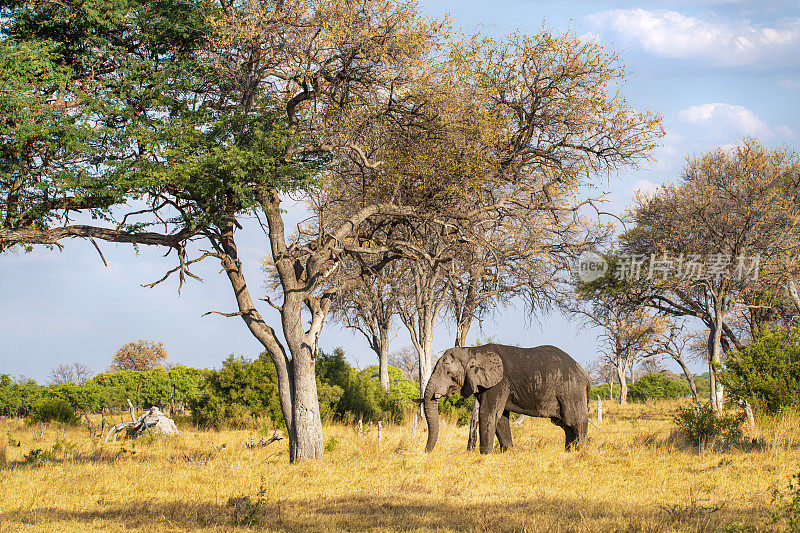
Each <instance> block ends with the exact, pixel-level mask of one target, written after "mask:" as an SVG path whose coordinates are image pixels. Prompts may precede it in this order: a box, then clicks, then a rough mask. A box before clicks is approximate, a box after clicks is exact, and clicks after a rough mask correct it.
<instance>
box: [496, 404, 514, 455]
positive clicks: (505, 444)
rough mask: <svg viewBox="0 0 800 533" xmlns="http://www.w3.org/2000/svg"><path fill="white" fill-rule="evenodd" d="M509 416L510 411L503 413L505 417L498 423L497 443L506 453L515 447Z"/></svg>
mask: <svg viewBox="0 0 800 533" xmlns="http://www.w3.org/2000/svg"><path fill="white" fill-rule="evenodd" d="M508 415H509V413H508V411H503V416H501V417H500V420H498V421H497V441H498V442H499V443H500V450H501V451H506V450H507V449H509V448H511V446H513V445H514V444H513V443H512V442H511V423H510V421H509V419H508Z"/></svg>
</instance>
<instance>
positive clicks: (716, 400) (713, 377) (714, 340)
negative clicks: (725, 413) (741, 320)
mask: <svg viewBox="0 0 800 533" xmlns="http://www.w3.org/2000/svg"><path fill="white" fill-rule="evenodd" d="M719 324H720V323H719V322H715V323H713V324H712V326H711V329H710V331H709V334H708V352H709V361H708V373H709V378H710V381H711V392H710V400H711V409H712V410H713V411H714V412H715V413H717V414H718V415H720V414H722V409H723V402H724V391H723V385H722V382H721V381H720V380H719V375H718V374H717V371H718V369H719V366H720V365H721V364H722V340H721V339H722V327H720V325H719Z"/></svg>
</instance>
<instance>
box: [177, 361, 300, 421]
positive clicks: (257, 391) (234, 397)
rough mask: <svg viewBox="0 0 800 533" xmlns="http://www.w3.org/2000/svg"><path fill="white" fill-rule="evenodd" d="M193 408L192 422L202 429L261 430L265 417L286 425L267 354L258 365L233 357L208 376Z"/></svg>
mask: <svg viewBox="0 0 800 533" xmlns="http://www.w3.org/2000/svg"><path fill="white" fill-rule="evenodd" d="M190 406H191V408H192V421H193V422H194V423H195V424H197V425H198V426H201V427H213V428H215V429H220V428H223V427H232V428H241V427H250V428H257V427H259V421H258V419H259V418H261V417H265V416H268V417H269V418H270V419H271V420H272V423H273V424H274V425H276V426H278V427H283V426H284V425H285V424H284V420H283V414H282V411H281V407H280V400H279V397H278V377H277V373H276V372H275V365H274V364H273V363H272V360H271V359H270V357H269V355H268V354H267V353H266V352H265V353H262V354H261V355H260V356H259V357H258V359H256V360H255V361H250V360H248V359H245V358H244V357H236V356H234V355H231V356H229V357H228V358H227V359H225V361H223V362H222V368H221V369H219V370H213V371H208V372H207V373H206V378H205V385H204V386H203V387H202V391H201V392H200V393H199V394H198V395H197V397H196V398H194V399H192V400H191V401H190Z"/></svg>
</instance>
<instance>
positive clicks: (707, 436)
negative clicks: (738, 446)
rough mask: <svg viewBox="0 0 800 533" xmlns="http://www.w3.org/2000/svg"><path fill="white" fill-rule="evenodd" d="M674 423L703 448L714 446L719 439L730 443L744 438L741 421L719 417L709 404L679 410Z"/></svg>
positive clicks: (726, 416) (724, 416) (727, 416)
mask: <svg viewBox="0 0 800 533" xmlns="http://www.w3.org/2000/svg"><path fill="white" fill-rule="evenodd" d="M674 421H675V424H676V425H677V426H678V427H679V428H680V429H681V430H682V431H683V432H684V433H685V434H686V436H687V438H688V439H689V440H690V441H692V442H697V443H699V444H700V447H701V448H706V447H709V446H713V444H714V442H715V441H716V440H717V439H718V438H723V439H726V440H728V441H737V440H740V439H741V438H742V421H741V420H740V419H738V418H735V417H732V416H729V415H722V416H717V415H716V414H715V413H714V411H712V410H711V407H709V406H708V405H707V404H704V405H702V406H700V407H697V406H687V407H681V408H679V409H678V412H677V414H676V415H675V418H674Z"/></svg>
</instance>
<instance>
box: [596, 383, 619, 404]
mask: <svg viewBox="0 0 800 533" xmlns="http://www.w3.org/2000/svg"><path fill="white" fill-rule="evenodd" d="M612 391H613V392H614V398H619V394H620V392H619V385H618V384H614V386H613V389H612ZM598 396H600V399H601V400H608V399H609V396H608V383H599V384H597V385H592V389H591V391H589V400H596V399H597V397H598Z"/></svg>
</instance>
